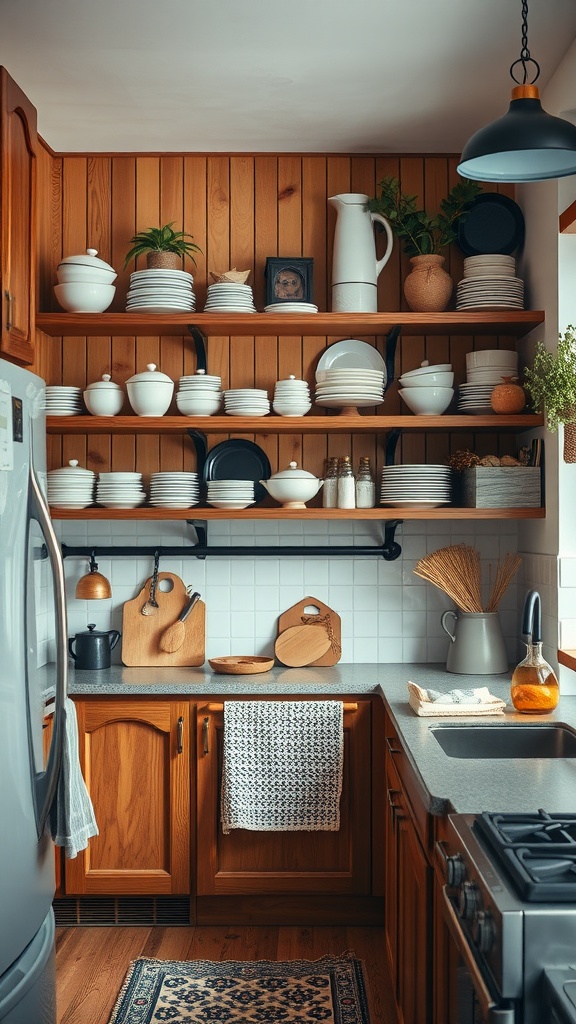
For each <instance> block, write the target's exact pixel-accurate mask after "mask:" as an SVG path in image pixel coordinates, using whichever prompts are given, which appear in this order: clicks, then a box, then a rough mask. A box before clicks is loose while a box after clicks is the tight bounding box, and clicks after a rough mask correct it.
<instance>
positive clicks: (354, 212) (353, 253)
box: [328, 192, 394, 313]
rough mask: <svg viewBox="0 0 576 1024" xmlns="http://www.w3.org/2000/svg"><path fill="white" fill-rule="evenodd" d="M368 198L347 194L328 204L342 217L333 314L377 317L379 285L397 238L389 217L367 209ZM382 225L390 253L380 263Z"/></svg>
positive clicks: (337, 237) (337, 231)
mask: <svg viewBox="0 0 576 1024" xmlns="http://www.w3.org/2000/svg"><path fill="white" fill-rule="evenodd" d="M368 198H369V197H368V196H365V195H362V194H361V193H360V192H346V193H344V194H343V195H339V196H330V198H329V200H328V202H329V203H331V205H332V206H333V207H334V209H335V210H336V211H337V213H338V217H337V220H336V229H335V232H334V252H333V258H332V311H333V312H335V313H344V312H350V313H377V312H378V296H377V290H376V282H377V280H378V275H379V274H380V272H381V270H382V269H383V268H384V267H385V265H386V263H387V262H388V260H389V259H390V254H391V252H392V247H393V244H394V236H393V234H392V228H391V227H390V225H389V223H388V221H387V220H386V218H385V217H382V216H381V215H380V214H379V213H370V211H369V210H366V209H365V206H366V203H367V202H368ZM375 221H378V223H379V224H382V225H383V227H384V230H385V231H386V236H387V245H386V252H385V253H384V255H383V257H382V259H380V260H377V259H376V242H375V238H374V222H375Z"/></svg>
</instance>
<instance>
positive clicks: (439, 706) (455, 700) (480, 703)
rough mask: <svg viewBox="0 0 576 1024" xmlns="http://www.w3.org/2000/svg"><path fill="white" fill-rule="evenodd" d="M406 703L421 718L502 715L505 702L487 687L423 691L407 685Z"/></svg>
mask: <svg viewBox="0 0 576 1024" xmlns="http://www.w3.org/2000/svg"><path fill="white" fill-rule="evenodd" d="M408 703H409V704H410V707H411V708H412V710H413V711H415V712H416V714H417V715H421V716H422V717H429V718H432V717H436V716H453V715H454V716H457V715H466V716H468V715H503V714H504V708H505V707H506V701H504V700H501V699H500V698H499V697H495V696H494V694H492V693H490V691H489V689H488V687H487V686H478V687H477V688H475V689H473V690H458V689H456V690H450V691H449V692H448V693H440V692H439V691H438V690H424V689H423V688H422V687H421V686H418V685H417V683H413V682H409V683H408Z"/></svg>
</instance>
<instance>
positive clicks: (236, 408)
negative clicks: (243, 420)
mask: <svg viewBox="0 0 576 1024" xmlns="http://www.w3.org/2000/svg"><path fill="white" fill-rule="evenodd" d="M224 412H225V413H227V415H228V416H267V415H268V413H269V412H270V401H269V398H268V392H267V391H264V390H262V388H233V389H232V390H231V391H225V392H224Z"/></svg>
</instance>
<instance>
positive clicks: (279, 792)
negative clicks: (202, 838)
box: [220, 700, 344, 834]
mask: <svg viewBox="0 0 576 1024" xmlns="http://www.w3.org/2000/svg"><path fill="white" fill-rule="evenodd" d="M343 762H344V731H343V709H342V702H341V701H334V700H318V701H304V700H303V701H294V700H291V701H236V700H235V701H225V702H224V752H223V770H222V790H221V815H220V816H221V822H222V831H223V832H224V833H225V834H227V833H229V832H230V831H231V829H233V828H245V829H250V830H252V831H255V832H302V831H305V832H337V831H338V829H339V828H340V795H341V792H342V769H343Z"/></svg>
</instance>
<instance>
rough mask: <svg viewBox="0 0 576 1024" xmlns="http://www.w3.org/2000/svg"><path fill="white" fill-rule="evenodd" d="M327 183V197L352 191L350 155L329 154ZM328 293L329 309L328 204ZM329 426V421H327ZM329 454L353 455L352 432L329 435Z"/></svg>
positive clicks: (332, 215) (331, 224)
mask: <svg viewBox="0 0 576 1024" xmlns="http://www.w3.org/2000/svg"><path fill="white" fill-rule="evenodd" d="M326 165H327V166H326V184H327V193H326V194H327V197H328V198H330V196H337V195H341V194H342V193H344V192H351V191H352V187H351V173H352V169H351V162H350V157H348V156H329V157H328V159H327V161H326ZM327 224H328V275H327V281H328V285H327V287H328V293H329V304H328V309H329V310H331V309H332V295H331V289H332V255H333V252H334V228H335V226H336V211H335V210H334V208H333V207H332V206H331V205H329V206H328V220H327ZM341 340H342V339H341V338H340V337H337V336H336V337H334V336H331V337H328V338H326V345H327V346H328V345H331V344H333V342H335V341H341ZM320 411H323V412H324V411H325V410H324V409H323V408H322V407H321V406H315V407H313V409H312V412H320ZM331 415H332V413H331V411H327V412H326V416H327V420H328V421H329V419H330V416H331ZM327 427H328V423H327ZM327 449H328V450H327V455H328V456H332V457H334V456H338V458H341V457H342V456H343V455H352V437H351V434H330V433H328V436H327Z"/></svg>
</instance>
